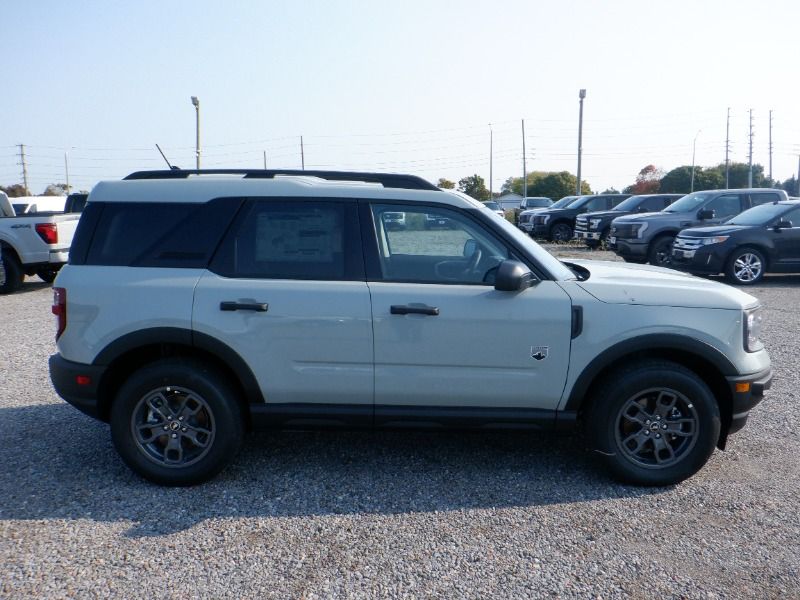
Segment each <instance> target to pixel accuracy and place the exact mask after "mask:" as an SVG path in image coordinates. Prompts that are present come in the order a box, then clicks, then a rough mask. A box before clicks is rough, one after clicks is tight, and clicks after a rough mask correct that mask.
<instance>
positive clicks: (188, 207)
mask: <svg viewBox="0 0 800 600" xmlns="http://www.w3.org/2000/svg"><path fill="white" fill-rule="evenodd" d="M241 203H242V200H241V199H238V198H220V199H218V200H212V201H211V202H207V203H203V204H187V203H174V202H173V203H152V202H120V203H107V204H105V205H102V206H101V207H99V208H100V213H99V215H95V214H94V211H95V210H97V209H95V208H94V205H92V208H93V211H92V215H91V216H92V217H93V219H92V220H93V221H96V223H97V224H96V226H95V227H94V231H93V235H92V239H91V243H90V246H89V249H88V252H87V253H86V262H85V264H87V265H108V266H133V267H173V268H174V267H178V268H180V267H183V268H203V267H206V266H207V265H208V262H209V260H210V259H211V256H212V255H213V253H214V250H216V248H217V245H218V243H219V240H220V238H221V237H222V235H223V234H224V232H225V230H226V229H227V227H228V224H229V223H230V222H231V220H232V219H233V216H234V215H235V214H236V211H237V210H238V209H239V206H240V205H241ZM87 212H88V211H87ZM84 216H86V213H84ZM81 220H83V217H82V218H81ZM80 233H81V235H85V234H84V232H80Z"/></svg>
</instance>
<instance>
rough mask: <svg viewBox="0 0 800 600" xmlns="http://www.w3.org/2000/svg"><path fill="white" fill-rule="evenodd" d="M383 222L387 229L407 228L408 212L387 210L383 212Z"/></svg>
mask: <svg viewBox="0 0 800 600" xmlns="http://www.w3.org/2000/svg"><path fill="white" fill-rule="evenodd" d="M383 224H384V225H385V226H386V229H405V228H406V213H404V212H385V213H383Z"/></svg>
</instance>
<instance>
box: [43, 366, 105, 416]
mask: <svg viewBox="0 0 800 600" xmlns="http://www.w3.org/2000/svg"><path fill="white" fill-rule="evenodd" d="M49 363H50V380H51V381H52V382H53V387H54V388H55V390H56V393H57V394H58V395H59V396H61V398H63V399H64V400H66V401H67V402H69V403H70V404H71V405H72V406H74V407H75V408H77V409H78V410H79V411H81V412H82V413H85V414H87V415H89V416H90V417H94V418H95V419H101V420H105V419H106V418H107V417H106V416H105V415H103V414H102V413H101V411H100V402H99V399H98V388H99V385H100V380H101V379H102V377H103V374H104V373H105V370H106V367H104V366H99V367H98V366H93V365H85V364H83V363H76V362H72V361H70V360H66V359H65V358H63V357H62V356H61V355H60V354H53V355H52V356H50V361H49ZM79 381H80V382H81V383H79Z"/></svg>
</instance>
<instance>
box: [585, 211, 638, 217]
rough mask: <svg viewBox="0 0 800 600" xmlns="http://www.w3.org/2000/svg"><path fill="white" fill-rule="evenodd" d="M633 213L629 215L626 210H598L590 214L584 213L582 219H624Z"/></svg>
mask: <svg viewBox="0 0 800 600" xmlns="http://www.w3.org/2000/svg"><path fill="white" fill-rule="evenodd" d="M630 214H633V213H629V212H627V211H625V210H598V211H597V212H590V213H583V214H582V215H581V218H583V219H604V218H606V217H614V218H616V217H624V216H625V215H630Z"/></svg>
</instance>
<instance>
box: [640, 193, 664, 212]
mask: <svg viewBox="0 0 800 600" xmlns="http://www.w3.org/2000/svg"><path fill="white" fill-rule="evenodd" d="M668 203H669V202H668V201H667V200H666V199H665V198H664V197H663V196H653V197H652V198H645V200H644V202H642V204H641V205H640V206H641V208H642V211H643V212H658V211H659V210H662V209H663V208H665V207H666V206H667V204H668Z"/></svg>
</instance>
